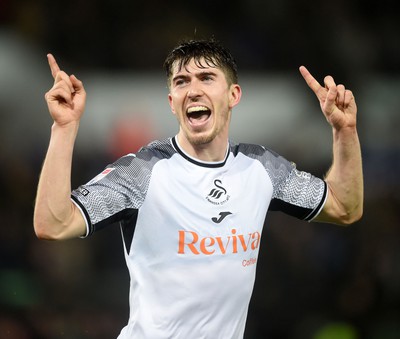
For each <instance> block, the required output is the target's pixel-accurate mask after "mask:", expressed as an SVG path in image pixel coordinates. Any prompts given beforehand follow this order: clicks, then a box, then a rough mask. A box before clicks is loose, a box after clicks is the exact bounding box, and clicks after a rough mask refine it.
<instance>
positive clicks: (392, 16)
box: [0, 0, 400, 339]
mask: <svg viewBox="0 0 400 339" xmlns="http://www.w3.org/2000/svg"><path fill="white" fill-rule="evenodd" d="M396 7H397V6H396V3H395V1H387V0H383V1H380V2H376V1H344V0H339V1H304V0H301V1H289V0H279V1H255V0H249V1H243V0H241V1H238V0H232V1H210V0H206V1H203V2H189V1H172V2H170V1H145V2H135V1H121V0H115V1H94V0H88V1H77V0H72V1H63V2H61V1H43V0H41V1H38V0H36V1H11V0H0V78H1V80H0V84H1V92H2V93H1V94H0V117H1V123H0V124H1V127H0V132H1V136H0V156H1V159H2V161H1V165H0V191H1V193H2V194H1V198H0V223H1V228H0V338H8V339H14V338H18V339H25V338H41V339H42V338H43V339H52V338H74V339H80V338H115V337H116V336H117V335H118V333H119V331H120V329H121V328H122V327H123V326H124V325H125V323H126V322H127V317H128V287H129V286H128V285H129V277H128V273H127V270H126V268H125V263H124V258H123V253H122V243H121V239H120V234H119V230H118V228H117V227H114V228H108V229H106V230H103V231H101V232H99V233H98V234H95V235H94V236H93V237H91V238H89V239H85V240H81V239H77V240H71V241H66V242H60V243H52V242H43V241H39V240H37V239H36V237H35V235H34V232H33V227H32V214H33V204H34V197H35V190H36V185H37V180H38V176H39V172H40V167H41V163H42V161H43V159H44V156H45V152H46V147H47V141H48V137H49V131H50V126H51V121H50V118H49V117H48V114H47V113H46V111H47V109H46V105H45V102H44V100H43V95H44V93H45V91H47V90H48V88H49V87H50V86H51V78H50V77H49V73H46V72H48V70H47V68H46V67H47V66H46V59H45V55H46V53H47V52H48V51H51V52H52V53H54V54H55V55H56V56H57V58H58V59H59V60H62V63H63V66H64V67H65V68H67V69H71V70H74V72H76V73H78V74H79V73H86V74H91V75H92V76H93V75H96V74H100V73H103V72H107V73H108V74H117V75H121V74H132V73H138V72H140V73H141V74H146V73H147V72H148V73H149V74H150V73H151V74H153V73H154V72H162V63H163V60H164V58H165V56H166V54H167V52H168V51H169V49H170V48H172V47H173V46H174V45H175V44H176V43H177V41H179V40H180V39H182V38H188V37H189V38H191V37H196V38H202V37H206V38H207V37H210V36H215V37H216V38H217V39H219V40H221V41H222V42H223V43H224V44H225V45H226V46H227V47H229V48H230V50H231V51H232V53H233V54H234V55H235V57H236V59H237V62H238V65H239V70H240V71H239V76H240V74H245V76H246V75H251V74H258V75H259V74H262V75H263V76H264V77H266V78H268V77H270V76H271V75H274V77H276V76H279V75H282V76H283V75H285V74H287V73H288V72H292V71H293V70H296V69H297V68H298V66H299V65H301V64H303V63H307V65H311V66H312V69H313V74H314V75H315V76H316V77H317V78H318V79H319V80H321V79H323V76H324V75H325V74H327V73H328V72H329V73H331V74H334V75H335V78H336V77H337V78H338V79H340V81H341V82H344V83H345V84H346V86H348V87H349V88H351V89H352V90H353V91H354V93H355V96H356V98H357V102H358V106H359V133H360V139H361V142H362V145H363V147H362V148H363V159H364V175H365V213H364V217H363V219H362V220H361V221H359V222H357V223H356V224H354V225H352V226H351V227H348V228H341V227H337V226H333V225H328V224H313V223H305V222H300V221H297V220H294V219H292V218H289V217H287V216H285V215H282V214H278V213H271V214H270V215H269V216H268V219H267V225H266V228H265V229H264V233H263V242H262V246H261V250H260V258H259V261H258V273H257V281H256V285H255V290H254V294H253V298H252V302H251V305H250V310H249V316H248V322H247V329H246V338H249V339H251V338H253V339H258V338H260V339H264V338H272V339H280V338H294V339H302V338H314V339H336V338H341V339H347V338H349V339H355V338H368V339H375V338H376V339H395V338H400V226H399V221H400V212H399V207H400V206H399V182H398V175H399V173H400V156H399V148H400V142H399V133H398V128H399V127H400V123H399V118H398V115H399V114H400V112H399V104H398V95H399V94H400V73H399V71H400V62H399V60H400V43H399V35H400V27H399V13H398V12H397V11H395V8H396ZM27 50H28V51H30V53H32V54H33V55H34V56H35V57H33V58H31V57H30V55H31V54H28V53H26V52H25V51H27ZM39 56H40V57H39ZM36 58H39V59H40V62H41V64H40V66H38V64H37V63H35V62H34V60H36ZM20 60H21V61H20ZM11 65H13V66H12V67H11ZM26 69H28V70H30V71H32V72H33V71H35V70H37V71H38V72H36V73H31V72H27V71H25V70H26ZM42 70H43V71H42ZM33 74H34V75H33ZM83 80H84V79H83ZM307 94H308V93H307ZM310 97H311V96H310ZM304 98H305V100H311V99H309V97H308V96H305V97H304ZM88 100H89V99H88ZM289 100H290V98H289ZM314 104H315V103H314ZM315 105H316V104H315ZM314 108H318V107H317V106H315V107H314ZM166 109H168V107H167V103H166ZM265 109H266V110H268V107H265ZM320 118H321V117H320ZM88 124H89V125H90V122H88ZM290 127H291V128H292V129H293V130H294V131H293V134H294V135H296V128H297V125H296V124H293V125H292V126H290ZM316 132H317V131H316ZM326 133H327V135H328V136H329V133H330V131H329V129H326ZM297 135H298V134H297ZM318 135H319V134H318ZM249 136H251V133H249ZM309 137H311V138H312V135H311V136H309ZM282 139H284V141H285V143H283V142H282ZM257 142H262V143H265V144H268V145H267V146H269V144H272V145H273V146H274V147H275V148H278V151H284V152H285V154H284V155H285V156H286V157H288V158H289V159H293V160H294V161H295V162H297V163H298V164H299V167H305V169H306V170H309V171H311V172H313V173H316V174H318V175H323V173H325V171H326V170H327V168H328V166H329V163H330V159H329V157H313V156H312V155H313V154H314V152H316V150H313V149H312V148H311V149H310V148H301V147H299V145H298V144H297V143H296V145H295V144H294V143H291V139H290V138H289V137H287V136H282V138H281V139H279V138H278V139H277V140H275V139H274V140H271V139H269V138H268V136H267V135H266V136H265V140H260V141H259V140H257ZM95 146H96V145H93V148H92V149H91V151H88V147H87V146H85V147H84V146H82V147H77V149H76V152H75V155H74V157H75V159H74V176H73V186H74V187H75V186H77V185H78V184H80V183H82V182H85V181H87V180H89V179H90V178H91V177H93V176H94V175H96V174H97V173H98V172H99V171H100V170H101V169H102V168H103V167H104V166H105V165H106V163H108V162H109V161H110V160H111V158H112V155H115V152H114V153H112V152H111V153H112V155H110V151H109V150H104V151H102V150H101V148H99V147H95ZM315 147H316V148H318V140H317V139H316V140H315ZM89 148H90V147H89ZM315 154H317V153H315ZM310 155H311V156H310ZM302 159H307V160H303V161H304V162H302ZM310 159H311V160H310ZM300 165H302V166H300Z"/></svg>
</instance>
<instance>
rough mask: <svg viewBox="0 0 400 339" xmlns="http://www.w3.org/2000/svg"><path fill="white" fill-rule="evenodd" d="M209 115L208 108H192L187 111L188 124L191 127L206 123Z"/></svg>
mask: <svg viewBox="0 0 400 339" xmlns="http://www.w3.org/2000/svg"><path fill="white" fill-rule="evenodd" d="M210 115H211V111H210V109H209V108H207V107H205V106H194V107H190V108H189V109H188V110H187V117H188V119H189V122H190V123H191V124H193V125H198V124H202V123H204V122H206V121H207V120H208V118H209V117H210Z"/></svg>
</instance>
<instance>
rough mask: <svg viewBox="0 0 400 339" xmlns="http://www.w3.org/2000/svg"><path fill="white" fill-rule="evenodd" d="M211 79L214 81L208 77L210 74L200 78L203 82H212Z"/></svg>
mask: <svg viewBox="0 0 400 339" xmlns="http://www.w3.org/2000/svg"><path fill="white" fill-rule="evenodd" d="M213 79H214V78H213V76H212V75H210V74H206V75H204V76H203V77H202V80H203V81H212V80H213Z"/></svg>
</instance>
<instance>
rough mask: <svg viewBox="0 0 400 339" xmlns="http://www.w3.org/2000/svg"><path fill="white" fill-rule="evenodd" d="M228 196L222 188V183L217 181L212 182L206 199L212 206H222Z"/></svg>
mask: <svg viewBox="0 0 400 339" xmlns="http://www.w3.org/2000/svg"><path fill="white" fill-rule="evenodd" d="M229 198H230V196H229V194H228V192H227V191H226V189H225V188H224V187H223V186H222V181H221V180H219V179H215V180H214V187H213V188H212V189H211V191H210V193H208V195H207V197H206V199H207V201H208V202H210V203H212V204H214V205H222V204H224V203H226V202H227V201H228V200H229Z"/></svg>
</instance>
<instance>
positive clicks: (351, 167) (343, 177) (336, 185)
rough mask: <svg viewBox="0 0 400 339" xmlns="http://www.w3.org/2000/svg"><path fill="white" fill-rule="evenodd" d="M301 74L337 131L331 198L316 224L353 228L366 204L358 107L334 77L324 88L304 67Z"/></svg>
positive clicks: (329, 178) (329, 179) (328, 78)
mask: <svg viewBox="0 0 400 339" xmlns="http://www.w3.org/2000/svg"><path fill="white" fill-rule="evenodd" d="M300 73H301V75H302V76H303V78H304V80H305V81H306V82H307V84H308V86H309V87H310V88H311V90H312V91H313V92H314V93H315V95H316V96H317V98H318V100H319V103H320V106H321V109H322V112H323V113H324V115H325V117H326V119H327V121H328V122H329V124H330V125H331V126H332V130H333V161H332V166H331V168H330V169H329V171H328V173H327V175H326V177H325V181H326V183H327V185H328V198H327V201H326V203H325V206H324V208H323V210H322V211H321V213H320V214H319V215H318V216H317V217H316V218H315V219H314V221H321V222H331V223H337V224H341V225H349V224H351V223H353V222H355V221H357V220H359V219H360V218H361V216H362V213H363V200H364V188H363V171H362V160H361V148H360V142H359V139H358V133H357V105H356V102H355V99H354V96H353V93H352V92H351V91H350V90H348V89H345V87H344V86H343V85H336V83H335V81H334V79H333V78H332V77H331V76H326V77H325V79H324V85H325V86H324V87H322V86H321V85H320V84H319V83H318V81H317V80H316V79H315V78H314V77H313V76H312V75H311V74H310V72H309V71H308V70H307V69H306V68H305V67H304V66H301V67H300Z"/></svg>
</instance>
